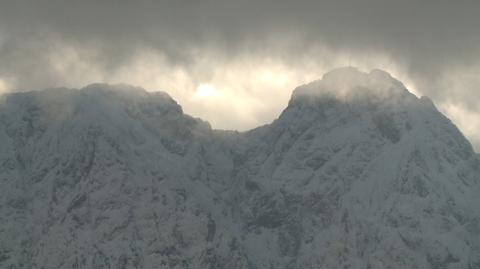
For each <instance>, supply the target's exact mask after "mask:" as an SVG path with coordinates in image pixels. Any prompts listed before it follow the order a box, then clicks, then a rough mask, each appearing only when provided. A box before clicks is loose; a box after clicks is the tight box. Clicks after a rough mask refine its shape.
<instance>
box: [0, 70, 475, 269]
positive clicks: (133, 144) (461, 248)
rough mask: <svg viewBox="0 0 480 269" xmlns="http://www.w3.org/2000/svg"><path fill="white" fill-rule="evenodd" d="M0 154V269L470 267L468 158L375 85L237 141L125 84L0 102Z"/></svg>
mask: <svg viewBox="0 0 480 269" xmlns="http://www.w3.org/2000/svg"><path fill="white" fill-rule="evenodd" d="M0 148H1V151H0V192H1V196H0V197H1V199H2V200H1V201H2V202H1V207H0V216H2V217H1V218H0V238H1V240H0V267H2V268H42V267H43V268H480V199H479V197H480V196H479V195H478V193H480V162H479V160H478V157H477V156H476V155H475V153H474V152H473V150H472V148H471V146H470V144H469V142H468V141H467V140H466V139H465V138H464V137H463V135H462V134H461V133H460V132H459V131H458V130H457V128H456V127H455V126H454V125H453V124H452V123H451V122H450V121H449V120H448V119H447V118H445V117H444V116H443V115H442V114H441V113H439V112H438V111H437V110H436V108H435V106H434V105H433V103H432V102H431V101H430V100H429V99H428V98H420V99H418V98H417V97H415V96H414V95H412V94H410V93H409V92H408V91H407V90H406V89H405V87H404V86H403V85H402V84H401V83H400V82H398V81H397V80H395V79H393V78H392V77H390V75H388V74H387V73H385V72H383V71H379V70H374V71H372V72H370V73H362V72H360V71H358V70H356V69H353V68H343V69H338V70H334V71H332V72H330V73H328V74H327V75H325V76H324V78H323V79H322V80H319V81H315V82H312V83H310V84H307V85H303V86H300V87H298V88H297V89H296V90H295V91H294V93H293V95H292V99H291V101H290V103H289V105H288V107H287V108H286V109H285V110H284V111H283V113H282V114H281V115H280V117H279V118H278V119H277V120H275V121H274V122H273V123H271V124H269V125H265V126H262V127H259V128H256V129H254V130H251V131H249V132H245V133H236V132H227V131H217V130H212V129H211V128H210V126H209V124H208V123H206V122H203V121H201V120H199V119H195V118H192V117H190V116H188V115H185V114H183V112H182V109H181V107H180V106H179V105H178V104H176V102H175V101H174V100H172V99H171V98H170V97H169V96H168V95H167V94H164V93H147V92H145V91H143V90H141V89H138V88H133V87H130V86H126V85H117V86H110V85H104V84H94V85H90V86H88V87H86V88H84V89H81V90H68V89H56V90H45V91H40V92H29V93H16V94H10V95H6V96H3V97H2V99H1V101H0ZM15 266H16V267H15Z"/></svg>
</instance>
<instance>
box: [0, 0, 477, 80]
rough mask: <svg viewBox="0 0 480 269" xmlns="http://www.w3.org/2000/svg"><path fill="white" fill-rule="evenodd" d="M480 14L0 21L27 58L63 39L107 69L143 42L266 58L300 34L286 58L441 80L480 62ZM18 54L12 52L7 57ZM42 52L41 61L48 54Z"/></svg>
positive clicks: (17, 7)
mask: <svg viewBox="0 0 480 269" xmlns="http://www.w3.org/2000/svg"><path fill="white" fill-rule="evenodd" d="M479 12H480V4H478V1H477V2H476V1H471V2H461V1H460V2H455V3H454V2H452V1H443V0H439V1H433V0H429V1H377V0H368V1H306V0H301V1H153V0H151V1H147V0H141V1H121V0H109V1H105V0H104V1H93V0H84V1H60V0H36V1H31V0H29V1H25V0H17V1H9V2H5V1H3V2H2V4H0V23H1V25H2V26H3V28H4V31H5V32H6V36H7V37H6V38H7V39H11V40H12V41H11V42H10V43H13V44H10V46H11V47H15V48H16V49H19V50H21V49H25V50H26V53H27V55H28V53H32V52H31V51H30V49H31V47H30V46H32V45H33V46H37V45H39V43H40V41H42V39H45V40H44V41H45V42H55V39H62V40H64V41H67V42H72V43H74V44H78V45H79V46H97V47H96V48H100V49H102V50H103V51H104V53H105V54H104V55H105V56H104V59H102V64H104V65H105V66H106V67H115V66H117V65H119V64H121V63H122V61H124V60H125V59H126V58H125V57H128V56H129V53H131V52H132V50H135V49H136V48H138V46H141V45H148V46H153V47H155V48H157V49H159V50H161V51H162V52H163V53H165V55H166V56H168V57H169V59H170V60H172V61H173V62H178V63H185V62H186V63H188V61H190V60H191V59H190V57H191V56H190V55H188V53H187V52H188V51H189V49H192V48H193V49H196V48H200V49H201V48H203V47H209V48H212V47H214V48H213V49H215V50H216V51H218V52H220V53H224V54H226V55H228V54H236V53H242V52H244V51H245V50H250V51H249V52H252V51H253V52H266V51H267V49H266V48H268V47H269V46H270V47H272V49H275V48H274V47H278V46H279V45H278V44H275V41H282V40H281V39H282V38H284V37H289V36H292V37H294V38H295V39H296V41H295V43H294V45H290V46H286V47H284V48H281V49H282V51H281V55H282V56H283V57H292V58H297V57H301V56H302V55H300V56H298V55H296V54H301V53H302V52H303V51H305V48H308V47H310V46H313V45H315V44H317V43H321V44H322V45H326V46H329V47H333V48H336V49H346V50H353V51H358V50H360V51H377V50H379V51H383V52H386V53H389V54H391V55H393V56H394V57H395V58H398V59H399V61H401V62H402V63H405V64H407V65H408V66H407V67H408V70H410V71H412V74H413V75H415V76H416V77H417V76H418V77H428V78H432V77H435V76H437V75H438V74H439V72H440V73H441V72H442V71H443V69H444V68H445V67H449V66H451V65H469V64H473V63H475V62H477V58H478V57H477V55H478V54H477V53H478V52H479V50H478V49H479V46H478V44H479V41H480V19H479V16H478V14H479ZM7 41H8V40H7ZM246 45H248V46H246ZM40 47H41V45H40ZM12 53H13V54H15V53H16V51H15V50H14V51H12V49H11V48H10V49H8V48H7V49H4V48H3V49H2V58H3V57H11V56H5V54H7V55H8V54H12ZM284 53H286V54H284ZM37 55H38V56H37V57H39V58H40V59H38V60H39V61H42V59H41V57H42V56H41V51H39V52H37ZM29 56H30V57H28V58H30V59H31V61H35V60H37V59H35V58H36V57H35V55H29ZM7 59H8V58H7ZM15 59H18V55H17V58H15ZM7 65H9V64H7Z"/></svg>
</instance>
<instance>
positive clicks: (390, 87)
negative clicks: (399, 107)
mask: <svg viewBox="0 0 480 269" xmlns="http://www.w3.org/2000/svg"><path fill="white" fill-rule="evenodd" d="M299 96H307V97H324V96H329V97H335V98H336V99H339V100H342V101H351V100H352V99H355V100H358V99H359V97H362V96H365V97H368V98H372V97H374V98H376V99H381V100H382V101H385V100H389V99H392V98H394V99H398V97H405V96H413V95H412V94H411V93H410V92H409V91H408V90H407V89H406V88H405V86H404V85H403V84H402V83H401V82H400V81H398V80H397V79H395V78H393V77H392V76H391V75H390V74H389V73H388V72H386V71H383V70H380V69H373V70H371V71H370V72H363V71H361V70H359V69H357V68H355V67H341V68H337V69H333V70H332V71H330V72H327V73H325V74H324V75H323V77H322V79H321V80H317V81H314V82H311V83H309V84H305V85H303V86H300V87H298V88H297V89H296V90H295V92H294V94H293V96H292V99H295V98H297V97H299Z"/></svg>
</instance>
